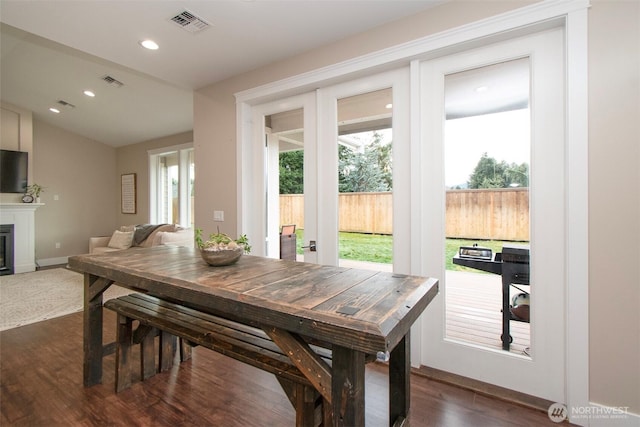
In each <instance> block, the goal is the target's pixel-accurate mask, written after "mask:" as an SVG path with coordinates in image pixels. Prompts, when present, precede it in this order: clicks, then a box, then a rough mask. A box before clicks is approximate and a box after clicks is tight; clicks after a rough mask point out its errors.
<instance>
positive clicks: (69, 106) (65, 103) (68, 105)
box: [57, 99, 76, 108]
mask: <svg viewBox="0 0 640 427" xmlns="http://www.w3.org/2000/svg"><path fill="white" fill-rule="evenodd" d="M57 104H58V105H61V106H63V107H65V108H76V106H75V105H73V104H72V103H70V102H67V101H64V100H62V99H59V100H58V102H57Z"/></svg>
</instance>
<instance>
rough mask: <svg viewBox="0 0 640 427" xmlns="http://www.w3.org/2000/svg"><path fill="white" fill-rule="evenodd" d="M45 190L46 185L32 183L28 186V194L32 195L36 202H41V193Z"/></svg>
mask: <svg viewBox="0 0 640 427" xmlns="http://www.w3.org/2000/svg"><path fill="white" fill-rule="evenodd" d="M43 191H44V187H43V186H41V185H40V184H35V183H34V184H31V185H29V186H27V195H30V196H32V197H33V198H34V199H35V201H36V203H40V193H42V192H43Z"/></svg>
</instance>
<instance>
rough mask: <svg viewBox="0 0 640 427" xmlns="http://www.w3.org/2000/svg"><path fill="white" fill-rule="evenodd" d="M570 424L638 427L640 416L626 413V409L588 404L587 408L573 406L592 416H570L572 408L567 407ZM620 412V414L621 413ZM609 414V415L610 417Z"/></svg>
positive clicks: (599, 426)
mask: <svg viewBox="0 0 640 427" xmlns="http://www.w3.org/2000/svg"><path fill="white" fill-rule="evenodd" d="M567 408H568V413H569V418H570V420H573V421H571V423H574V422H575V423H576V424H578V425H588V426H591V427H637V426H639V425H640V414H634V413H632V412H628V410H629V408H628V407H614V406H605V405H600V404H597V403H593V402H590V403H589V405H588V406H574V408H579V409H583V411H589V410H591V411H592V415H591V416H589V414H587V415H583V416H580V415H578V414H576V416H572V407H571V406H569V405H567ZM621 412H622V413H621ZM610 414H611V415H610Z"/></svg>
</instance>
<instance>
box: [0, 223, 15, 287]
mask: <svg viewBox="0 0 640 427" xmlns="http://www.w3.org/2000/svg"><path fill="white" fill-rule="evenodd" d="M13 248H14V238H13V224H2V225H0V276H4V275H6V274H13V273H14V258H13Z"/></svg>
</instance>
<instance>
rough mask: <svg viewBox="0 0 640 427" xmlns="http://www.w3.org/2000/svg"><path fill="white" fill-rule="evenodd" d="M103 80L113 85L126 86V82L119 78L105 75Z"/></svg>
mask: <svg viewBox="0 0 640 427" xmlns="http://www.w3.org/2000/svg"><path fill="white" fill-rule="evenodd" d="M102 80H104V81H105V82H106V83H107V84H108V85H109V86H113V87H122V86H124V83H122V82H121V81H119V80H116V79H114V78H113V77H111V76H104V77H103V78H102Z"/></svg>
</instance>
